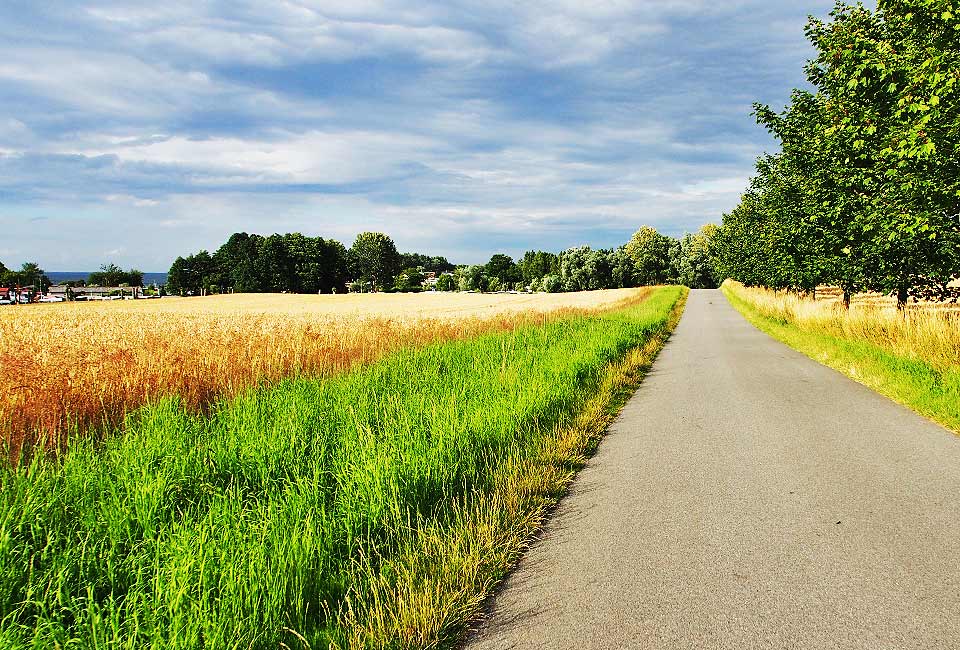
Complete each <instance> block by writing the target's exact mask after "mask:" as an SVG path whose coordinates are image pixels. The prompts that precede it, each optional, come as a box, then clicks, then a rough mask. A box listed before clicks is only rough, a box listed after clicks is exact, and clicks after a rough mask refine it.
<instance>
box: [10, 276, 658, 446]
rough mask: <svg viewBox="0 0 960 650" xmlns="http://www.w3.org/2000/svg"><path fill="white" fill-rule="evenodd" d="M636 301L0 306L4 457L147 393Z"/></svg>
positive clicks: (336, 367) (451, 298) (187, 400)
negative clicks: (5, 452)
mask: <svg viewBox="0 0 960 650" xmlns="http://www.w3.org/2000/svg"><path fill="white" fill-rule="evenodd" d="M643 293H644V290H637V289H622V290H608V291H594V292H583V293H569V294H449V293H443V294H439V293H427V294H373V295H370V294H366V295H332V296H331V295H322V296H321V295H318V296H313V295H293V294H233V295H224V296H209V297H203V298H199V297H197V298H165V299H162V300H141V301H111V302H97V303H65V304H48V305H29V306H21V307H8V308H5V309H2V310H0V340H2V341H3V343H4V345H3V349H2V350H0V391H2V393H3V395H4V400H3V403H2V406H0V418H2V420H0V422H2V424H0V427H2V428H0V437H2V440H3V441H4V442H5V444H6V446H7V448H8V453H9V454H10V455H11V456H12V457H14V458H16V457H18V456H19V455H20V453H21V451H22V449H23V446H24V444H33V443H35V442H36V441H37V440H40V439H42V440H43V444H44V445H46V446H48V447H57V446H61V445H62V444H63V443H64V442H65V440H66V438H67V437H68V436H69V435H70V434H71V432H76V431H84V432H87V433H90V432H95V431H96V430H97V429H103V428H105V427H111V426H116V425H117V424H118V423H119V422H121V421H122V419H123V417H124V416H125V415H126V414H127V413H128V412H129V411H130V410H131V409H133V408H136V407H138V406H141V405H143V404H145V403H148V402H150V401H152V400H155V399H157V398H159V397H165V396H172V395H175V396H178V398H179V399H180V400H181V402H182V403H183V405H184V406H186V407H188V408H190V409H203V408H205V407H206V406H208V405H210V404H211V403H212V402H214V401H215V400H216V399H218V398H220V397H223V396H227V395H233V394H236V393H238V392H239V391H242V390H243V389H245V388H249V387H251V386H255V385H257V384H259V383H273V382H276V381H278V380H281V379H284V378H289V377H298V376H322V375H325V374H330V373H335V372H339V371H342V370H345V369H348V368H351V367H353V366H355V365H358V364H365V363H369V362H371V361H374V360H376V359H379V358H381V357H382V356H383V355H385V354H386V353H388V352H391V351H394V350H397V349H399V348H401V347H405V346H421V345H426V344H430V343H434V342H438V341H443V340H450V339H457V338H464V337H469V336H474V335H477V334H480V333H484V332H489V331H502V330H509V329H513V328H515V327H517V326H518V325H521V324H524V323H532V322H542V321H543V320H544V319H546V318H552V317H554V316H557V315H560V314H564V313H569V312H570V311H571V310H584V311H587V312H592V311H597V310H603V309H607V308H612V307H614V306H617V305H619V304H622V303H623V302H624V301H630V300H632V299H636V298H637V297H639V296H640V295H641V294H643Z"/></svg>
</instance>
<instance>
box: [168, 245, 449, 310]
mask: <svg viewBox="0 0 960 650" xmlns="http://www.w3.org/2000/svg"><path fill="white" fill-rule="evenodd" d="M406 268H417V269H425V270H428V271H434V272H436V273H441V272H444V271H452V270H453V269H454V266H453V265H452V264H450V263H449V262H448V261H447V260H446V259H445V258H443V257H431V256H427V255H422V254H418V253H400V252H398V251H397V247H396V245H395V244H394V242H393V240H392V239H391V238H390V237H388V236H387V235H385V234H383V233H372V232H366V233H361V234H360V235H358V236H357V239H356V241H355V242H354V243H353V246H351V247H350V248H349V249H348V248H346V247H345V246H344V245H343V244H342V243H340V242H339V241H336V240H335V239H324V238H323V237H308V236H306V235H303V234H301V233H288V234H285V235H279V234H274V235H270V236H268V237H264V236H261V235H256V234H247V233H245V232H241V233H234V234H233V235H231V236H230V238H229V239H228V240H227V241H226V243H224V244H223V245H222V246H220V248H218V249H217V250H216V252H214V253H213V254H210V253H209V252H208V251H205V250H202V251H200V252H198V253H195V254H193V255H188V256H186V257H178V258H177V259H176V260H174V262H173V264H172V265H171V267H170V271H169V272H168V273H167V291H168V292H170V293H180V294H188V293H192V294H195V295H199V294H201V293H210V292H212V293H220V292H224V291H235V292H241V293H256V292H275V293H281V292H289V293H335V292H338V291H339V292H343V291H345V290H346V289H347V282H348V281H355V282H356V287H355V288H356V290H366V291H386V290H390V289H392V288H393V287H394V284H395V281H396V278H397V276H398V275H399V274H400V273H401V272H402V270H403V269H406Z"/></svg>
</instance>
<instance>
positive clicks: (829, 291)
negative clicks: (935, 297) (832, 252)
mask: <svg viewBox="0 0 960 650" xmlns="http://www.w3.org/2000/svg"><path fill="white" fill-rule="evenodd" d="M842 300H843V291H842V290H841V289H840V288H839V287H817V302H822V303H827V304H837V305H839V304H840V302H841V301H842ZM860 307H869V308H878V309H890V310H894V309H896V307H897V299H896V297H895V296H890V295H883V294H881V293H858V294H856V295H854V296H853V297H852V298H851V300H850V308H851V309H857V308H860ZM907 310H909V311H944V312H960V304H957V303H953V302H919V303H917V302H908V303H907Z"/></svg>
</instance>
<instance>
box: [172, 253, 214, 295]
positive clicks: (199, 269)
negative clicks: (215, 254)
mask: <svg viewBox="0 0 960 650" xmlns="http://www.w3.org/2000/svg"><path fill="white" fill-rule="evenodd" d="M213 268H214V265H213V258H212V257H211V256H210V253H208V252H207V251H200V252H199V253H197V254H196V255H188V256H187V257H178V258H177V259H175V260H174V261H173V264H171V265H170V270H169V271H168V272H167V290H168V291H170V292H171V293H178V294H180V295H200V294H201V293H202V292H203V291H205V290H206V288H207V287H209V286H210V285H211V284H214V283H213V282H211V280H210V278H211V274H212V271H213Z"/></svg>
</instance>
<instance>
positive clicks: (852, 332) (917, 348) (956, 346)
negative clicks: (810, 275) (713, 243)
mask: <svg viewBox="0 0 960 650" xmlns="http://www.w3.org/2000/svg"><path fill="white" fill-rule="evenodd" d="M726 286H727V288H728V289H730V290H731V291H732V292H733V293H734V294H735V295H736V296H738V297H739V298H741V299H743V300H745V301H746V302H748V303H749V304H750V305H751V306H752V307H753V308H754V309H756V310H757V312H759V314H760V315H762V316H765V317H767V318H773V319H776V320H778V321H781V322H784V323H789V324H792V325H795V326H797V327H799V328H800V329H801V330H803V331H805V332H811V333H816V334H826V335H829V336H834V337H838V338H842V339H848V340H854V341H867V342H870V343H873V344H875V345H878V346H880V347H881V348H884V349H886V350H888V351H890V352H893V353H894V354H897V355H899V356H902V357H907V358H910V359H915V360H919V361H923V362H925V363H929V364H930V365H931V366H933V367H934V368H938V369H956V368H957V367H960V311H958V310H957V306H956V305H953V304H944V303H920V304H911V305H910V306H909V307H908V309H906V310H905V311H904V312H903V313H898V312H897V310H896V300H895V299H893V298H889V297H886V296H881V295H879V294H860V295H857V296H854V298H853V300H852V301H851V308H850V311H849V312H846V311H845V310H844V309H843V307H842V305H841V302H840V294H839V291H838V290H837V291H830V290H827V291H824V290H823V289H820V290H818V291H817V298H818V299H817V300H816V301H814V300H812V299H811V298H809V297H803V296H798V295H796V294H789V293H785V292H782V291H781V292H774V291H771V290H769V289H759V288H747V287H744V286H743V285H741V284H739V283H737V282H732V281H729V280H728V281H727V284H726Z"/></svg>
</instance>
